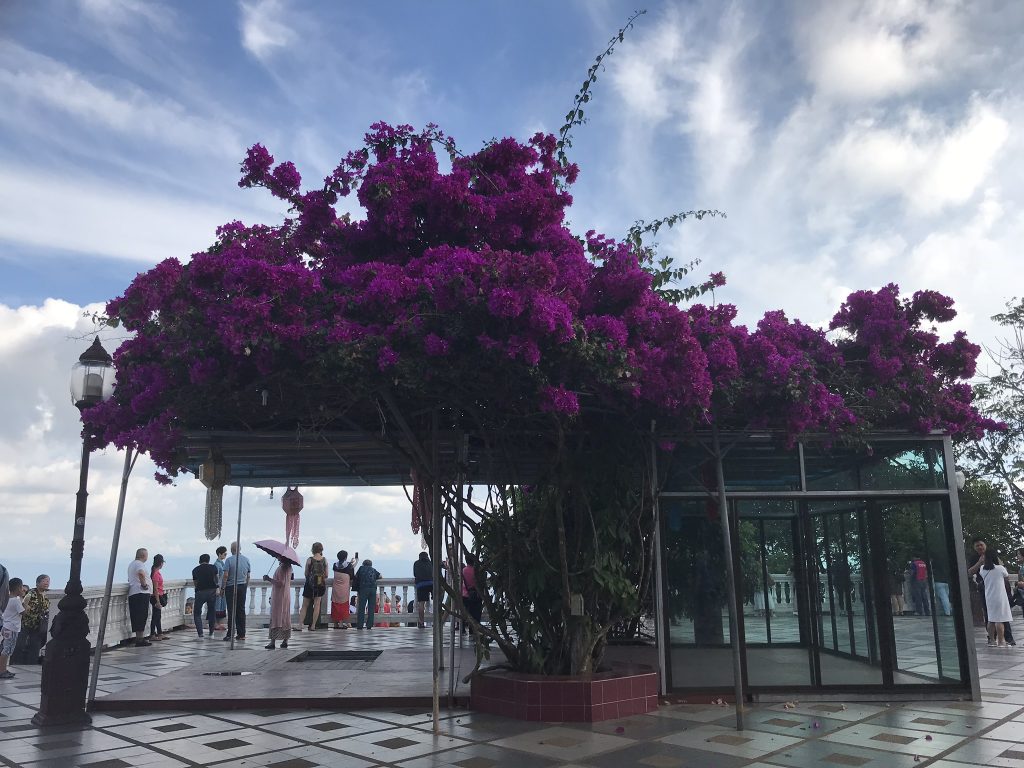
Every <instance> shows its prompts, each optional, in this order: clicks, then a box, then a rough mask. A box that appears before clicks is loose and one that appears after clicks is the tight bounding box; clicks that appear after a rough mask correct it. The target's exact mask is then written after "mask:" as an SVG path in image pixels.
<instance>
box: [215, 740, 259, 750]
mask: <svg viewBox="0 0 1024 768" xmlns="http://www.w3.org/2000/svg"><path fill="white" fill-rule="evenodd" d="M206 746H208V747H213V748H214V749H221V750H224V749H237V748H238V747H247V746H249V742H248V741H242V740H241V739H223V740H222V741H208V742H206Z"/></svg>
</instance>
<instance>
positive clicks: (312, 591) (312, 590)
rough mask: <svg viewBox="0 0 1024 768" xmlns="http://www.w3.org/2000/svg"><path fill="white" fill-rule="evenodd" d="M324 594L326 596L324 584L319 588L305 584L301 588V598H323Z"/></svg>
mask: <svg viewBox="0 0 1024 768" xmlns="http://www.w3.org/2000/svg"><path fill="white" fill-rule="evenodd" d="M326 594H327V585H326V584H321V585H319V586H316V585H314V584H306V585H305V586H304V587H303V588H302V596H303V597H308V598H311V599H312V598H316V597H323V596H324V595H326Z"/></svg>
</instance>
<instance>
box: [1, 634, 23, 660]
mask: <svg viewBox="0 0 1024 768" xmlns="http://www.w3.org/2000/svg"><path fill="white" fill-rule="evenodd" d="M19 634H20V633H18V632H15V631H14V630H13V629H4V630H2V631H0V656H13V655H14V646H15V645H17V643H18V635H19Z"/></svg>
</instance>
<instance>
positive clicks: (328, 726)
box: [306, 720, 349, 733]
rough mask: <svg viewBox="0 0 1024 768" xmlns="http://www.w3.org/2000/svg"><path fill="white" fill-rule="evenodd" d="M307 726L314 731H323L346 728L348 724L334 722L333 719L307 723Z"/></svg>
mask: <svg viewBox="0 0 1024 768" xmlns="http://www.w3.org/2000/svg"><path fill="white" fill-rule="evenodd" d="M306 727H307V728H312V729H313V730H314V731H323V732H325V733H327V732H330V731H338V730H341V729H342V728H348V727H349V726H347V725H345V723H336V722H334V721H333V720H329V721H328V722H326V723H314V724H313V725H307V726H306Z"/></svg>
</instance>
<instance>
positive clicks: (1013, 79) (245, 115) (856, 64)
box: [0, 0, 1024, 583]
mask: <svg viewBox="0 0 1024 768" xmlns="http://www.w3.org/2000/svg"><path fill="white" fill-rule="evenodd" d="M634 7H635V3H633V2H632V0H629V2H626V3H621V2H616V1H615V0H606V1H604V2H601V1H598V0H595V1H594V2H584V1H583V0H580V1H579V2H569V1H567V2H562V3H550V2H544V1H543V0H533V1H529V0H519V1H518V2H516V3H486V4H481V3H475V2H469V1H468V0H466V1H465V2H457V1H456V0H452V2H449V3H444V4H441V5H438V4H428V3H414V2H397V3H379V4H355V3H344V4H342V3H335V2H326V1H325V2H320V3H315V2H298V0H243V1H241V2H218V3H209V2H202V1H200V0H193V1H190V2H186V1H184V0H183V1H182V2H176V3H173V4H172V3H166V4H157V3H150V2H143V1H142V0H40V1H39V2H32V3H20V2H14V0H0V105H2V107H0V270H2V272H0V275H2V279H0V369H2V370H4V371H6V374H5V378H4V381H5V385H4V387H3V390H2V391H3V395H4V396H3V398H2V399H0V509H3V510H4V513H3V521H4V522H3V530H2V533H0V562H5V563H7V564H8V565H13V570H15V571H16V572H17V573H18V574H19V575H25V576H27V575H34V573H35V572H38V571H44V570H45V571H49V572H51V573H52V574H54V575H55V576H56V577H57V578H56V579H55V580H56V581H58V582H62V581H63V579H64V578H65V577H64V574H66V571H67V552H68V546H69V537H70V534H71V526H72V517H73V516H72V511H73V508H74V492H75V490H76V487H77V479H78V461H79V452H80V442H79V441H78V427H77V413H76V411H75V410H74V408H73V407H72V406H71V404H70V399H69V396H68V394H67V372H68V369H69V367H70V365H71V363H72V362H74V360H75V359H76V358H77V356H78V354H79V353H80V352H81V351H82V350H84V348H85V347H86V346H88V341H89V338H88V334H89V332H90V329H91V324H90V322H89V320H87V319H86V318H85V315H87V314H88V313H90V312H94V311H96V310H99V309H100V308H101V307H102V304H103V302H105V301H106V300H107V299H109V298H112V297H114V296H117V295H119V294H120V293H121V292H122V291H123V290H124V288H125V286H127V284H128V283H129V282H130V281H131V279H132V278H133V277H134V275H135V274H136V273H137V272H138V271H140V270H145V269H147V268H148V267H150V266H151V265H153V264H155V263H156V262H158V261H159V260H161V259H163V258H166V257H169V256H177V257H179V258H185V257H187V256H188V254H190V253H192V252H194V251H197V250H200V249H202V248H204V247H205V246H207V245H208V244H209V243H210V242H211V239H212V234H213V229H214V227H215V226H216V225H217V224H219V223H222V222H224V221H228V220H231V219H235V218H239V219H242V220H244V221H246V222H255V221H267V222H273V221H275V220H276V218H277V217H279V215H280V213H281V210H280V208H278V207H277V206H276V205H275V204H274V203H273V202H272V201H270V200H269V199H268V196H267V195H265V194H261V193H259V192H256V191H251V190H249V191H247V190H240V189H238V187H237V186H236V182H237V179H238V163H239V160H240V159H241V157H242V155H243V154H244V151H245V148H246V147H247V146H249V145H250V144H252V143H255V142H257V141H259V142H262V143H264V144H265V145H267V146H268V147H269V148H270V150H271V151H272V152H273V153H274V154H275V156H276V157H277V158H278V159H279V160H283V159H291V160H293V161H294V162H295V163H296V164H297V165H298V167H299V169H300V171H302V173H303V175H304V176H305V177H307V178H310V179H315V178H317V177H322V176H324V175H325V174H326V173H328V172H329V171H330V170H331V169H332V168H333V167H334V166H335V165H336V163H337V160H338V159H339V158H340V157H341V156H342V155H343V154H344V153H345V152H346V151H347V150H348V149H350V148H352V147H354V146H356V144H357V142H358V141H359V139H360V137H361V135H362V134H363V133H364V132H365V130H366V129H367V127H368V126H369V125H370V123H372V122H374V121H376V120H381V119H383V120H387V121H391V122H409V123H412V124H414V125H422V124H424V123H427V122H436V123H438V124H440V125H441V126H442V128H443V129H444V130H445V131H447V132H448V133H449V134H451V135H453V136H454V137H455V138H456V139H457V140H458V141H459V143H460V145H461V147H462V148H463V149H467V150H471V149H473V148H476V147H478V146H479V145H480V144H481V143H482V142H484V141H486V140H488V139H490V138H492V137H499V136H506V135H512V136H517V137H526V136H529V135H530V134H532V133H533V132H534V131H536V130H538V129H540V130H552V131H554V130H557V129H558V127H559V125H560V123H561V117H562V116H563V115H564V114H565V112H566V111H568V109H569V107H570V105H571V100H572V97H573V95H574V94H575V92H576V90H577V88H578V87H579V84H580V82H581V81H582V78H583V76H584V74H585V72H586V69H587V67H588V66H589V64H590V62H591V61H592V60H593V57H594V56H595V55H596V54H597V52H598V51H600V50H601V48H602V47H603V45H604V43H605V41H607V39H608V38H609V37H610V36H611V35H612V34H613V33H614V31H615V30H616V29H618V27H619V26H620V25H621V23H622V22H623V21H624V20H625V19H626V18H627V17H628V16H629V14H630V13H631V11H632V10H633V8H634ZM646 7H647V9H648V13H647V15H646V16H644V17H643V18H642V19H641V20H640V22H639V24H638V26H637V28H636V30H634V31H633V32H632V33H630V34H629V35H628V37H627V39H626V42H625V43H624V44H623V45H621V46H620V48H619V49H618V51H617V52H616V53H615V55H613V56H612V57H611V58H610V59H609V60H608V65H607V68H606V70H605V71H604V72H603V73H602V74H601V77H600V80H599V82H598V85H597V88H596V95H597V98H596V100H595V101H594V102H591V104H590V105H588V115H589V117H590V122H589V124H588V125H586V126H584V127H583V128H582V129H580V130H579V131H578V134H577V141H576V146H575V148H574V152H575V159H576V160H577V162H579V164H580V165H581V167H582V174H581V177H580V181H579V182H578V184H577V186H576V189H575V192H574V194H575V197H576V204H575V206H574V208H573V210H572V211H571V219H572V223H573V226H574V227H575V228H576V229H578V230H579V231H581V232H582V231H585V230H587V229H591V228H594V229H598V230H602V231H604V232H607V233H609V234H620V233H622V232H623V231H624V230H625V229H626V228H627V227H628V226H629V225H630V224H631V223H632V222H633V221H635V220H636V219H640V218H646V219H650V218H654V217H657V216H659V215H664V214H667V213H670V212H672V211H676V210H680V209H689V208H698V207H700V208H718V209H720V210H723V211H725V212H726V213H727V214H728V218H726V219H719V220H710V221H705V222H703V223H700V224H694V225H688V226H687V227H686V228H684V229H682V230H680V231H678V232H672V233H669V234H667V235H663V237H662V239H661V248H662V250H663V252H665V253H670V254H672V255H673V256H674V257H676V258H677V259H678V260H680V261H687V260H690V259H693V258H701V259H703V265H702V267H701V269H702V270H703V271H706V272H711V271H718V270H722V271H724V272H725V273H726V275H727V277H728V279H729V285H728V286H727V287H726V288H725V289H723V290H720V291H719V292H718V295H717V299H718V300H719V301H727V302H732V303H735V304H737V305H738V306H739V307H740V314H741V318H742V319H743V320H744V321H747V322H753V321H756V319H757V317H758V316H759V315H760V314H761V313H763V312H764V311H765V310H767V309H772V308H779V307H781V308H783V309H785V310H786V311H787V312H788V313H789V314H790V315H791V316H795V317H800V318H801V319H803V320H805V321H807V322H811V323H825V322H827V321H828V319H829V318H830V317H831V315H832V314H833V313H834V311H835V310H836V308H837V307H838V305H839V303H840V302H841V300H842V299H843V297H845V296H846V294H847V293H849V292H850V291H851V290H854V289H858V288H871V287H877V286H879V285H882V284H884V283H887V282H891V281H895V282H897V283H899V284H900V285H901V286H902V288H903V289H904V290H905V291H907V292H912V291H914V290H917V289H919V288H925V287H927V288H934V289H937V290H940V291H943V292H946V293H949V294H950V295H952V296H953V297H954V298H955V299H956V301H957V304H958V306H959V309H960V313H961V314H960V317H959V318H957V321H956V322H955V324H954V326H955V327H958V328H959V327H962V328H965V329H967V330H968V331H969V333H970V334H971V336H972V337H973V338H975V339H978V340H980V341H991V340H992V339H993V338H994V336H995V330H994V329H993V327H992V325H991V323H990V321H989V320H988V318H989V317H990V316H991V315H992V314H993V313H995V312H997V311H999V310H1000V308H1001V307H1002V306H1003V304H1004V303H1005V302H1006V301H1007V300H1008V299H1010V298H1011V297H1013V296H1014V295H1018V294H1020V293H1021V291H1020V289H1019V278H1020V276H1021V269H1020V267H1018V254H1017V248H1018V244H1019V243H1021V242H1024V237H1022V235H1024V217H1022V210H1024V209H1022V203H1024V167H1022V166H1024V162H1022V158H1024V155H1022V153H1021V144H1022V141H1024V85H1022V84H1024V53H1022V52H1021V49H1020V46H1019V44H1018V43H1019V40H1020V39H1021V36H1022V34H1024V4H1021V3H1019V2H1015V1H1014V0H1007V1H1006V2H998V1H997V0H991V1H988V0H971V2H967V1H966V0H964V1H963V2H943V1H941V0H938V1H936V2H924V1H923V0H888V1H886V2H839V1H838V0H835V1H831V2H828V3H817V2H809V1H808V2H776V3H760V2H747V3H732V4H729V3H721V2H712V1H711V0H707V1H706V2H677V3H672V2H651V3H649V4H647V5H646ZM104 341H105V342H106V343H107V346H108V348H109V349H113V348H114V347H115V346H116V345H117V343H118V341H119V339H118V338H117V336H116V335H115V334H111V333H105V334H104ZM121 462H122V457H121V456H120V455H118V454H117V453H116V452H115V451H113V450H108V451H106V452H105V453H101V454H97V455H96V456H95V457H94V459H93V471H92V475H91V488H92V493H91V496H90V501H89V520H88V524H87V532H88V534H87V535H88V541H87V545H86V555H87V559H86V567H85V580H86V581H87V582H91V583H98V582H99V581H100V580H101V578H102V574H103V573H104V571H105V563H106V557H107V552H108V546H109V539H110V531H111V528H112V525H113V515H114V509H115V505H116V500H117V490H118V481H119V475H120V468H121ZM152 472H153V468H152V466H151V465H150V464H149V463H148V462H147V461H140V463H139V465H138V467H137V468H136V471H135V475H134V476H133V480H132V483H131V486H130V490H129V496H128V512H127V517H126V521H125V532H124V538H123V541H124V544H123V548H122V551H123V552H127V550H128V549H132V550H134V548H135V547H136V546H139V545H148V546H149V547H150V550H151V551H161V552H163V554H165V555H166V556H167V557H168V560H169V566H168V573H169V574H170V575H172V576H176V575H183V574H184V573H185V572H186V571H187V570H188V569H190V568H191V565H192V563H193V562H194V558H195V555H196V554H197V553H199V552H202V551H209V549H211V548H212V547H210V545H208V544H207V543H206V542H205V540H204V538H203V533H202V510H203V489H202V487H201V486H200V485H199V483H198V482H197V481H194V480H189V479H184V480H182V481H181V482H179V483H178V484H177V485H176V486H174V487H171V488H162V487H158V486H157V485H156V484H155V482H153V480H152ZM276 497H277V498H276V499H275V500H271V499H269V498H268V495H267V493H266V492H263V493H256V492H249V493H248V495H247V496H246V498H245V521H244V526H243V539H247V540H252V539H255V538H262V537H265V536H280V535H281V533H282V531H281V528H282V525H283V523H282V520H283V515H282V513H281V512H280V506H279V498H280V489H279V490H278V492H277V494H276ZM306 499H307V501H306V511H305V512H304V515H303V531H304V533H303V543H302V546H303V548H308V545H309V544H310V543H311V542H312V541H313V540H314V538H318V539H321V540H323V541H324V542H325V544H326V545H327V547H328V550H329V551H333V550H336V549H338V548H339V547H341V546H346V547H348V548H349V549H350V550H352V549H358V550H359V551H360V553H361V555H363V556H366V555H369V556H371V557H374V559H375V560H376V561H378V562H383V563H385V564H386V566H385V568H384V569H383V570H384V571H385V575H392V576H405V575H407V574H406V573H405V570H407V566H406V562H407V561H410V560H412V559H413V558H414V557H415V555H416V552H417V551H418V548H419V547H418V540H417V538H416V537H414V536H412V534H411V533H410V531H409V522H408V521H409V511H408V506H407V504H406V503H405V500H404V496H403V495H402V494H401V492H400V491H398V492H396V491H393V490H387V489H383V490H379V491H366V490H344V489H336V490H320V489H318V490H311V491H309V492H308V493H307V494H306ZM225 507H227V508H229V509H231V510H232V514H233V511H234V509H236V508H237V495H236V494H235V492H234V491H229V492H228V494H227V499H226V502H225ZM121 560H122V561H124V560H125V558H124V557H122V558H121ZM257 567H259V565H257ZM120 570H121V569H120V568H119V571H118V578H119V579H120V575H121V574H120Z"/></svg>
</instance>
